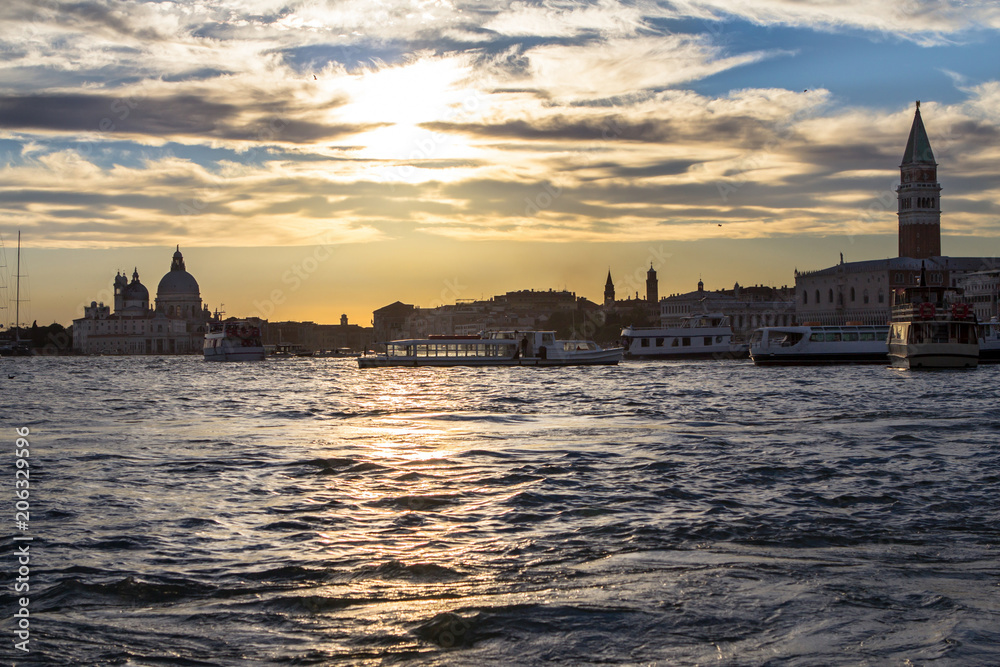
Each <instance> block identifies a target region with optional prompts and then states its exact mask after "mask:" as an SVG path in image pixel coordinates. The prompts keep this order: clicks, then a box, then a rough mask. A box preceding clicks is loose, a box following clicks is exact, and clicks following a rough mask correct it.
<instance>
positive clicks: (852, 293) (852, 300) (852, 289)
mask: <svg viewBox="0 0 1000 667" xmlns="http://www.w3.org/2000/svg"><path fill="white" fill-rule="evenodd" d="M851 303H854V288H853V287H852V288H851Z"/></svg>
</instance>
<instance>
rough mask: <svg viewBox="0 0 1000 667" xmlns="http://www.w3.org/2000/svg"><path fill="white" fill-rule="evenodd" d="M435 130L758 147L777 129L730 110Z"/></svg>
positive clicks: (435, 126)
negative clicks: (690, 117) (681, 116)
mask: <svg viewBox="0 0 1000 667" xmlns="http://www.w3.org/2000/svg"><path fill="white" fill-rule="evenodd" d="M422 127H424V128H426V129H428V130H432V131H435V132H454V133H458V134H468V135H474V136H481V137H490V138H497V139H521V140H566V141H616V140H621V141H637V142H644V143H667V142H682V141H683V142H688V141H705V142H712V143H725V144H729V145H736V146H740V147H743V148H755V147H759V146H762V145H764V144H766V143H768V142H769V141H772V140H773V138H774V137H775V135H776V131H775V129H774V128H773V127H772V126H770V125H769V124H767V123H766V122H764V121H761V120H760V119H757V118H752V117H749V116H730V117H723V118H709V119H704V120H696V121H688V122H683V123H681V122H678V121H674V120H670V119H666V118H660V119H657V118H653V119H649V120H642V121H635V120H629V119H626V118H622V117H620V116H606V117H604V118H581V119H572V118H568V117H566V116H555V117H553V118H547V119H544V120H536V121H527V120H512V121H507V122H504V123H496V124H484V123H449V122H436V123H424V124H423V125H422Z"/></svg>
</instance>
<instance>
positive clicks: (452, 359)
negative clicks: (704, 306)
mask: <svg viewBox="0 0 1000 667" xmlns="http://www.w3.org/2000/svg"><path fill="white" fill-rule="evenodd" d="M622 353H623V350H622V348H620V347H614V348H608V349H605V348H602V347H601V346H599V345H598V344H597V343H595V342H593V341H589V340H561V339H557V338H556V333H555V332H554V331H494V332H485V333H482V334H478V335H469V336H437V335H435V336H429V337H427V338H413V339H404V340H394V341H391V342H389V343H386V344H385V352H380V353H375V354H365V355H363V356H360V357H358V367H359V368H385V367H389V366H414V367H420V366H595V365H615V364H617V363H618V362H619V361H621V359H622Z"/></svg>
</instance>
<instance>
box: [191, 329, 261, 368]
mask: <svg viewBox="0 0 1000 667" xmlns="http://www.w3.org/2000/svg"><path fill="white" fill-rule="evenodd" d="M202 352H203V354H204V355H205V361H261V360H262V359H263V358H264V344H263V342H262V341H261V337H260V329H258V328H257V327H255V326H253V325H251V324H250V323H248V322H246V321H243V320H237V321H232V322H212V323H211V324H210V325H209V330H208V333H206V334H205V344H204V345H203V346H202Z"/></svg>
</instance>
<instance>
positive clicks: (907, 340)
mask: <svg viewBox="0 0 1000 667" xmlns="http://www.w3.org/2000/svg"><path fill="white" fill-rule="evenodd" d="M921 273H922V272H921ZM920 283H921V286H920V287H908V288H906V289H905V290H903V293H902V294H897V295H896V299H895V302H894V304H893V308H892V321H891V322H890V323H889V325H890V327H889V361H890V363H891V364H892V365H893V366H896V367H899V368H909V369H918V368H919V369H930V368H975V367H976V366H977V365H978V364H979V327H978V326H977V324H976V315H975V313H974V312H973V311H972V309H971V308H970V307H969V304H967V303H964V302H962V301H961V294H962V290H961V289H959V288H954V287H951V288H949V287H926V286H925V285H926V281H925V280H924V278H923V275H921V280H920Z"/></svg>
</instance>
